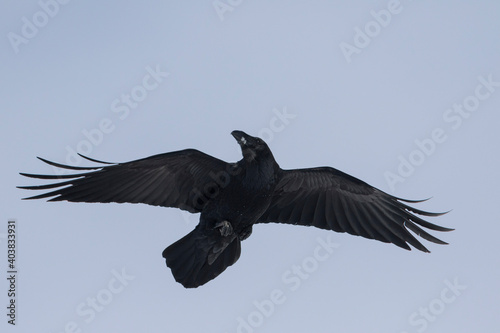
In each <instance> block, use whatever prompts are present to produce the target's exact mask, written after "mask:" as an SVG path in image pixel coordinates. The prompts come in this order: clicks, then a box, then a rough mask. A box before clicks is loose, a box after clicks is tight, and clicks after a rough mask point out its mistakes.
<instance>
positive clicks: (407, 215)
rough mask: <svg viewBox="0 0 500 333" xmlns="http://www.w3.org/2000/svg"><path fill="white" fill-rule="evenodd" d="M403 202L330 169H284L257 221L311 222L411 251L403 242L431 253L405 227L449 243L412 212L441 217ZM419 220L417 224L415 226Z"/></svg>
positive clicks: (432, 240) (430, 238) (422, 235)
mask: <svg viewBox="0 0 500 333" xmlns="http://www.w3.org/2000/svg"><path fill="white" fill-rule="evenodd" d="M421 201H424V200H420V201H412V200H404V199H400V198H396V197H394V196H392V195H389V194H387V193H385V192H382V191H380V190H378V189H376V188H374V187H372V186H370V185H368V184H367V183H365V182H363V181H361V180H359V179H357V178H355V177H352V176H350V175H348V174H345V173H343V172H341V171H339V170H336V169H334V168H330V167H320V168H311V169H297V170H282V173H281V177H280V180H279V182H278V184H277V186H276V189H275V191H274V194H273V195H272V202H271V205H270V206H269V208H268V209H267V211H266V212H265V213H264V214H263V215H262V217H261V218H260V219H259V223H268V222H277V223H288V224H298V225H306V226H315V227H318V228H322V229H328V230H334V231H337V232H347V233H350V234H352V235H358V236H363V237H366V238H370V239H377V240H379V241H382V242H385V243H394V244H396V245H397V246H399V247H402V248H404V249H408V250H410V247H409V246H408V244H407V243H409V244H411V245H413V246H414V247H415V248H417V249H419V250H421V251H424V252H429V250H427V249H426V248H425V246H423V245H422V244H421V243H420V242H419V241H418V240H417V239H416V238H415V237H414V236H413V235H412V234H411V233H410V232H409V231H408V230H411V231H413V232H414V233H415V234H417V235H419V236H420V237H422V238H424V239H426V240H428V241H431V242H434V243H438V244H447V243H445V242H443V241H441V240H439V239H437V238H436V237H434V236H432V235H430V234H428V233H427V232H426V231H424V230H422V229H421V228H420V227H419V226H418V225H420V226H422V227H425V228H428V229H432V230H437V231H451V230H453V229H449V228H444V227H441V226H438V225H435V224H432V223H429V222H427V221H425V220H423V219H421V218H420V217H418V216H416V215H415V214H419V215H424V216H439V215H442V214H445V213H429V212H425V211H422V210H419V209H416V208H413V207H410V206H408V205H406V204H405V203H403V202H407V203H416V202H421ZM417 224H418V225H417Z"/></svg>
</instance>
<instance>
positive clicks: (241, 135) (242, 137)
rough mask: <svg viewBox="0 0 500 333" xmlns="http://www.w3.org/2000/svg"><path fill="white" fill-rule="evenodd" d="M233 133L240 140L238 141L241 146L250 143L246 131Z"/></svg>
mask: <svg viewBox="0 0 500 333" xmlns="http://www.w3.org/2000/svg"><path fill="white" fill-rule="evenodd" d="M231 135H232V136H234V138H235V139H236V141H238V143H239V144H240V145H241V146H246V145H247V144H248V140H247V138H248V137H249V136H248V134H246V133H245V132H243V131H232V132H231Z"/></svg>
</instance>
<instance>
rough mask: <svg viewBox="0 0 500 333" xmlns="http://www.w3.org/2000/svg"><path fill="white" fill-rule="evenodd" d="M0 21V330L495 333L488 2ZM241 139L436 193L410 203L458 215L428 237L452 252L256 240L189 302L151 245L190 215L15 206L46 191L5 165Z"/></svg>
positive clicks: (251, 6)
mask: <svg viewBox="0 0 500 333" xmlns="http://www.w3.org/2000/svg"><path fill="white" fill-rule="evenodd" d="M61 2H63V1H62V0H61ZM214 3H215V4H216V5H217V6H218V7H217V8H218V10H219V13H218V12H217V10H216V8H215V7H214ZM55 4H57V5H55ZM231 4H232V5H231ZM2 7H3V8H2V10H0V21H1V22H2V25H1V36H3V37H2V39H1V42H0V43H1V44H0V60H1V61H0V63H1V64H2V71H1V73H2V79H1V80H0V109H1V110H2V113H1V114H2V121H1V122H0V129H1V131H0V133H1V134H0V135H1V138H0V139H1V142H2V156H4V159H3V160H4V162H3V169H2V173H1V174H2V176H1V177H2V185H3V191H1V192H0V196H1V200H0V202H1V213H2V214H1V218H0V242H1V243H0V249H1V250H0V258H3V259H1V260H0V262H1V264H0V269H1V270H2V272H3V273H2V274H3V275H5V274H6V270H7V268H6V257H7V254H6V242H5V238H3V237H4V236H5V233H6V230H7V221H8V219H9V218H15V219H17V224H18V240H19V243H18V245H19V248H18V264H19V272H20V273H19V277H18V291H19V297H18V299H17V302H18V318H17V325H16V326H15V327H11V325H8V324H7V323H6V321H7V320H6V316H5V315H4V313H2V314H1V317H2V318H3V319H2V320H1V323H0V327H1V329H2V332H4V331H5V332H35V331H36V332H65V330H66V331H67V332H72V331H74V332H79V330H80V331H81V332H110V331H124V332H136V331H143V332H207V333H211V332H218V333H219V332H245V333H248V332H257V331H258V332H318V333H322V332H384V333H387V332H393V333H402V332H407V333H415V332H473V331H475V332H495V331H496V330H497V329H498V326H499V324H500V320H499V318H498V316H497V314H496V312H497V311H494V309H495V308H497V307H498V302H499V301H500V290H499V289H498V280H499V279H500V265H499V259H498V249H497V246H496V244H497V243H498V234H499V232H500V227H499V221H498V213H497V211H496V208H497V206H498V199H499V194H498V187H499V186H500V181H499V177H498V170H499V168H500V158H499V157H498V154H497V150H498V149H497V146H498V144H499V143H500V142H499V138H500V136H499V134H498V125H499V124H500V115H499V112H498V108H499V106H500V83H498V82H500V66H499V60H498V59H500V43H499V41H498V36H499V33H500V19H499V14H500V4H498V3H497V2H494V1H476V2H470V1H440V2H438V3H437V2H434V1H429V0H427V1H410V0H401V1H400V2H395V1H349V2H345V1H344V2H340V1H309V2H298V1H295V2H292V3H290V1H275V2H272V3H270V2H266V1H245V0H243V1H237V0H233V1H229V0H221V1H216V2H212V1H191V2H189V4H188V3H187V2H186V3H184V2H173V1H141V2H137V1H107V2H105V3H103V2H97V1H90V2H89V1H87V2H82V1H69V2H68V3H67V4H60V3H59V2H55V0H42V1H40V2H37V1H23V2H22V3H19V2H18V1H7V2H4V3H3V4H2ZM224 10H225V11H224ZM47 13H48V14H47ZM388 13H389V14H390V19H389V16H388ZM49 14H50V15H49ZM377 19H378V21H377ZM35 23H36V24H37V25H38V27H37V26H36V25H35ZM31 25H32V26H31ZM366 29H368V31H366ZM360 31H361V33H360ZM366 33H368V35H366V36H363V35H362V34H366ZM370 36H371V37H370ZM367 39H369V41H367ZM347 44H349V45H350V46H348V47H347V49H349V50H351V51H352V50H353V48H356V51H354V53H352V54H350V55H349V56H347V57H346V55H345V53H344V52H343V51H342V46H343V48H344V50H345V49H346V45H347ZM488 81H489V83H488ZM460 108H461V109H460ZM469 110H470V111H469ZM97 129H98V130H97ZM234 129H241V130H244V131H246V132H248V133H249V134H253V135H257V134H259V133H260V134H262V136H263V138H264V139H267V141H268V143H269V146H270V147H271V149H272V150H273V153H274V155H275V157H276V159H277V161H278V163H279V164H280V166H281V167H283V168H299V167H313V166H322V165H329V166H333V167H336V168H338V169H340V170H342V171H344V172H347V173H349V174H351V175H353V176H356V177H358V178H361V179H363V180H364V181H366V182H368V183H370V184H371V185H373V186H375V187H378V188H380V189H381V190H384V191H387V192H389V193H391V194H394V195H396V196H400V197H405V198H409V199H419V198H426V197H431V196H432V199H431V200H430V201H428V202H426V203H423V204H420V205H418V208H421V209H424V210H430V211H447V210H450V209H451V210H452V211H451V212H450V213H449V214H447V215H445V216H443V217H440V218H434V219H432V220H431V222H435V223H437V224H440V225H444V226H447V227H453V228H456V231H454V232H452V233H439V234H437V233H433V234H434V235H436V236H438V237H439V238H441V239H443V240H445V241H448V242H449V243H450V245H448V246H439V245H436V244H432V243H428V242H425V241H424V244H425V245H426V246H427V247H428V248H429V249H430V250H431V252H432V253H431V254H424V253H419V252H416V251H415V250H414V251H411V252H408V251H404V250H402V249H400V248H398V247H396V246H393V245H388V244H383V243H379V242H375V241H370V240H366V239H363V238H360V237H353V236H350V235H346V234H337V233H334V232H328V231H324V230H318V229H313V228H305V227H295V226H285V225H262V226H257V227H255V228H254V233H253V234H252V236H251V237H250V238H249V239H248V240H246V241H245V242H243V244H242V255H241V258H240V260H239V261H238V262H237V263H236V264H235V265H233V266H232V267H230V268H228V269H227V270H226V271H225V272H224V273H223V274H222V275H220V276H219V277H218V278H217V279H215V280H213V281H211V282H209V283H208V284H207V285H205V286H202V287H200V288H197V289H195V290H186V289H184V288H183V287H182V286H181V285H180V284H178V283H176V282H175V281H174V279H173V277H172V275H171V273H170V270H169V269H167V267H166V266H165V263H164V260H163V258H162V257H161V252H162V251H163V249H164V248H165V247H167V246H168V245H170V244H171V243H172V242H174V241H176V240H177V239H179V238H181V237H182V236H184V235H185V234H187V233H188V232H189V231H190V230H192V229H193V228H194V226H195V225H196V223H197V219H198V216H197V215H190V214H188V213H185V212H181V211H180V210H176V209H167V208H159V207H152V206H146V205H132V204H121V205H120V204H83V203H67V202H58V203H47V202H45V201H42V200H40V201H21V200H20V199H21V198H22V197H24V196H26V195H28V194H29V193H27V192H26V191H21V190H18V189H16V188H15V186H16V185H30V184H38V183H37V182H36V181H35V180H30V179H24V178H23V177H21V176H19V175H18V172H21V171H22V172H31V173H53V172H55V170H54V169H53V168H52V167H49V166H46V165H44V164H43V163H42V162H40V161H39V160H37V159H36V158H35V157H36V156H41V157H45V158H47V159H50V160H54V161H57V162H62V163H66V162H77V163H79V162H80V161H75V160H74V157H73V156H74V154H73V153H72V152H73V151H77V150H79V151H82V152H85V153H87V154H88V155H90V156H91V157H93V158H96V159H101V160H109V161H112V162H114V161H117V162H118V161H119V162H121V161H128V160H133V159H138V158H142V157H147V156H150V155H153V154H157V153H162V152H168V151H173V150H178V149H184V148H196V149H199V150H202V151H204V152H206V153H209V154H211V155H214V156H216V157H219V158H221V159H225V160H227V161H235V160H239V159H240V158H241V154H240V151H239V147H238V145H237V144H236V142H235V141H234V139H233V138H232V137H231V136H230V132H231V131H232V130H234ZM431 140H432V141H431ZM82 165H83V164H82ZM328 243H334V245H335V247H333V245H332V246H330V247H328V246H327V247H325V246H323V245H324V244H328ZM322 244H323V245H322ZM321 246H323V247H321ZM318 247H320V248H318ZM7 289H8V286H7V282H6V281H5V280H4V282H2V283H0V294H1V295H2V297H0V300H1V303H2V308H3V309H4V310H2V311H3V312H6V310H5V306H6V304H7V302H8V298H7V296H6V294H7ZM270 304H273V305H272V306H271V305H270Z"/></svg>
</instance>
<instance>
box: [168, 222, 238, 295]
mask: <svg viewBox="0 0 500 333" xmlns="http://www.w3.org/2000/svg"><path fill="white" fill-rule="evenodd" d="M202 229H203V228H202V227H200V226H197V227H196V228H195V229H194V230H193V231H191V232H190V233H189V234H187V235H186V236H184V237H183V238H181V239H179V240H178V241H177V242H175V243H173V244H172V245H170V246H169V247H167V248H166V249H165V250H164V251H163V258H165V259H166V262H167V266H168V267H170V269H171V270H172V274H173V276H174V278H175V280H176V281H177V282H179V283H181V284H182V285H183V286H184V287H186V288H196V287H199V286H201V285H203V284H205V283H207V282H208V281H210V280H212V279H214V278H215V277H216V276H218V275H219V274H220V273H222V272H224V270H225V269H226V268H227V267H229V266H231V265H232V264H234V263H235V262H236V261H237V260H238V258H239V257H240V253H241V242H240V240H239V239H238V237H236V236H235V235H234V234H233V235H231V236H226V237H224V236H221V235H220V233H219V231H218V230H209V231H206V230H202Z"/></svg>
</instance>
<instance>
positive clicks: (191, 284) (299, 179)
mask: <svg viewBox="0 0 500 333" xmlns="http://www.w3.org/2000/svg"><path fill="white" fill-rule="evenodd" d="M231 134H232V135H233V136H234V138H235V139H236V141H237V142H238V143H239V145H240V147H241V151H242V154H243V158H242V159H241V160H240V161H238V162H235V163H227V162H224V161H222V160H219V159H217V158H215V157H212V156H210V155H207V154H205V153H202V152H200V151H198V150H196V149H185V150H180V151H175V152H170V153H164V154H159V155H154V156H150V157H147V158H143V159H139V160H135V161H131V162H127V163H109V162H103V161H98V160H95V159H92V158H89V157H86V156H83V155H81V156H82V157H83V158H85V159H87V160H89V161H91V162H94V163H98V164H99V165H97V166H94V167H78V166H68V165H64V164H59V163H55V162H51V161H48V160H46V159H43V158H40V157H39V159H40V160H42V161H43V162H45V163H47V164H50V165H52V166H55V167H58V168H64V169H70V170H79V171H84V172H82V173H76V174H71V175H40V174H27V173H21V175H23V176H26V177H31V178H39V179H57V180H60V179H68V180H65V181H61V182H58V183H55V184H48V185H39V186H19V188H22V189H28V190H46V189H55V190H51V191H50V192H48V193H44V194H40V195H36V196H32V197H29V198H25V199H41V198H49V197H52V198H51V199H50V200H49V201H61V200H66V201H72V202H117V203H124V202H128V203H146V204H149V205H154V206H163V207H176V208H180V209H183V210H186V211H188V212H191V213H201V214H200V222H199V224H198V225H197V226H196V227H195V229H194V230H193V231H191V232H190V233H189V234H187V235H186V236H184V237H183V238H181V239H180V240H178V241H177V242H175V243H173V244H172V245H170V246H169V247H167V248H166V249H165V250H164V251H163V257H164V258H165V260H166V264H167V266H168V267H170V269H171V270H172V274H173V276H174V278H175V280H176V281H177V282H179V283H181V284H182V285H183V286H184V287H186V288H196V287H198V286H201V285H203V284H205V283H207V282H208V281H210V280H212V279H214V278H215V277H216V276H218V275H219V274H221V273H222V272H223V271H224V270H225V269H226V268H227V267H229V266H231V265H232V264H234V263H235V262H236V261H237V260H238V258H239V257H240V252H241V241H243V240H244V239H246V238H247V237H249V236H250V234H251V233H252V227H253V225H254V224H258V223H269V222H277V223H287V224H295V225H303V226H315V227H317V228H321V229H327V230H333V231H336V232H347V233H349V234H352V235H357V236H362V237H365V238H370V239H376V240H379V241H382V242H385V243H393V244H395V245H397V246H399V247H402V248H404V249H407V250H410V246H409V245H408V244H410V245H412V246H414V247H415V248H417V249H419V250H421V251H424V252H429V251H428V250H427V248H425V246H423V245H422V244H421V243H420V242H419V241H418V240H417V239H416V238H415V237H414V236H413V235H412V234H411V233H410V232H409V230H410V231H412V232H414V233H415V234H417V235H418V236H420V237H422V238H424V239H426V240H428V241H431V242H434V243H437V244H447V243H445V242H443V241H441V240H439V239H437V238H436V237H434V236H432V235H430V234H429V233H427V232H426V231H424V230H423V229H421V228H420V227H419V226H418V225H420V226H422V227H425V228H428V229H432V230H436V231H451V230H453V229H449V228H445V227H441V226H438V225H435V224H432V223H429V222H427V221H425V220H423V219H422V218H420V217H418V216H417V215H415V214H418V215H423V216H439V215H442V214H445V213H430V212H426V211H422V210H419V209H416V208H413V207H411V206H409V205H407V204H405V202H406V203H417V202H422V201H425V200H405V199H401V198H397V197H394V196H392V195H390V194H387V193H385V192H383V191H381V190H378V189H376V188H375V187H373V186H370V185H368V184H367V183H365V182H363V181H361V180H359V179H357V178H354V177H352V176H350V175H348V174H346V173H343V172H342V171H339V170H337V169H334V168H331V167H317V168H309V169H295V170H284V169H281V168H280V167H279V165H278V163H277V162H276V161H275V159H274V157H273V154H272V153H271V150H270V149H269V147H268V146H267V144H266V143H265V142H264V141H263V140H262V139H260V138H258V137H253V136H250V135H248V134H246V133H244V132H242V131H233V132H231Z"/></svg>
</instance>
